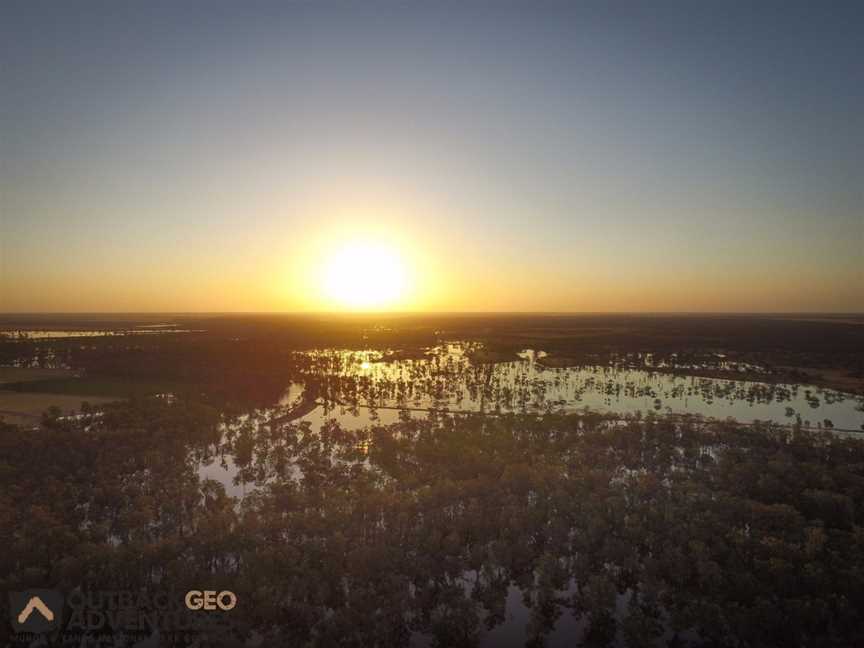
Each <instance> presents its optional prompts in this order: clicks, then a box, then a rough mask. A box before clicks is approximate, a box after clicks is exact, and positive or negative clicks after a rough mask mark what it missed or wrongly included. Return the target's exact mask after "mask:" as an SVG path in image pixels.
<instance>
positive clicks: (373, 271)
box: [324, 241, 407, 309]
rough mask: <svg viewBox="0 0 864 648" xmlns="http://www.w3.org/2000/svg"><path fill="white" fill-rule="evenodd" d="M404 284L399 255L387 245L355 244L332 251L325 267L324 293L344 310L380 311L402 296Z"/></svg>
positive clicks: (363, 242) (405, 279) (373, 243)
mask: <svg viewBox="0 0 864 648" xmlns="http://www.w3.org/2000/svg"><path fill="white" fill-rule="evenodd" d="M406 283H407V277H406V272H405V266H404V264H403V263H402V259H401V258H400V256H399V254H398V252H397V251H396V250H395V249H393V248H391V247H388V246H387V245H384V244H381V243H376V242H366V241H355V242H351V243H348V244H346V245H343V246H342V247H340V248H338V249H337V250H335V251H334V252H333V253H332V254H331V256H330V257H329V258H328V259H327V261H326V264H325V267H324V292H325V294H326V296H327V298H328V299H330V300H332V301H333V302H335V303H336V304H338V305H340V306H343V307H345V308H355V309H357V308H381V307H384V306H390V305H392V304H393V303H394V302H396V301H397V300H398V299H399V298H401V297H402V295H403V293H404V291H405V288H406Z"/></svg>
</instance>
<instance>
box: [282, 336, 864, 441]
mask: <svg viewBox="0 0 864 648" xmlns="http://www.w3.org/2000/svg"><path fill="white" fill-rule="evenodd" d="M470 351H471V349H470V347H469V346H467V345H459V344H450V345H446V346H442V347H437V348H436V349H433V350H432V351H431V352H430V355H429V356H428V357H427V358H424V359H399V360H393V361H390V362H386V361H383V358H386V356H384V354H382V353H381V352H375V351H345V350H341V351H340V350H324V351H316V352H311V353H310V354H309V355H310V357H311V359H312V362H311V369H310V377H311V378H314V382H315V384H317V385H318V386H319V389H320V391H321V394H320V396H321V397H322V399H323V401H324V402H325V403H326V404H329V405H330V411H334V412H336V413H337V414H338V413H341V410H346V411H349V410H352V409H353V408H354V407H355V406H356V407H357V408H359V409H360V410H361V411H359V412H357V413H356V415H355V418H358V419H360V421H358V422H361V423H366V422H367V421H368V419H369V416H370V414H369V411H368V410H369V409H370V408H371V409H373V410H375V409H377V412H376V414H377V416H379V417H380V416H382V413H383V411H384V410H385V409H390V408H393V409H397V410H398V409H401V408H408V409H417V410H428V409H435V410H442V409H448V410H450V411H463V412H484V413H488V414H496V413H511V412H516V413H543V412H553V411H554V412H572V411H576V410H580V409H583V408H586V407H587V408H588V409H590V410H594V411H600V412H616V413H620V414H622V415H624V414H634V413H636V412H637V411H639V412H642V413H647V412H656V413H658V414H699V415H701V416H704V417H708V418H717V419H725V418H728V417H731V418H734V419H736V420H738V421H741V422H751V421H754V420H760V421H767V420H771V421H774V422H777V423H789V424H792V423H795V422H796V421H797V420H798V418H799V417H800V420H801V423H802V424H803V425H804V426H807V427H819V426H823V425H824V426H826V427H834V428H836V429H845V430H851V431H857V430H862V431H864V427H862V426H864V399H862V398H861V397H856V396H854V395H851V394H844V393H842V392H838V391H834V390H829V389H821V388H818V387H810V386H801V385H791V384H771V383H766V382H756V381H743V380H728V379H718V378H705V377H696V376H684V375H678V374H673V373H669V370H668V369H669V368H657V369H656V370H645V369H633V368H628V367H624V366H584V367H569V368H552V367H546V366H544V365H543V364H542V359H543V357H544V355H545V354H543V352H537V351H533V350H525V351H523V352H522V353H521V354H520V355H521V359H520V360H518V361H513V362H498V363H494V364H478V363H474V362H472V361H471V359H470ZM746 368H747V369H752V368H750V367H746ZM742 369H743V368H742ZM294 390H296V386H295V387H294ZM292 393H293V392H292V391H291V390H289V392H288V396H291V395H292ZM284 400H285V399H283V401H284ZM322 409H323V408H322ZM362 410H365V411H362ZM364 419H365V420H364Z"/></svg>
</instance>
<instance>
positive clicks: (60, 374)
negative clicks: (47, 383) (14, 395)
mask: <svg viewBox="0 0 864 648" xmlns="http://www.w3.org/2000/svg"><path fill="white" fill-rule="evenodd" d="M72 376H73V373H72V372H71V371H70V370H69V369H40V368H32V367H0V385H3V384H5V383H22V382H32V381H34V380H50V379H57V378H70V377H72Z"/></svg>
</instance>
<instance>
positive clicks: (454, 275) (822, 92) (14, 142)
mask: <svg viewBox="0 0 864 648" xmlns="http://www.w3.org/2000/svg"><path fill="white" fill-rule="evenodd" d="M753 4H756V3H751V2H705V3H694V2H682V3H653V2H639V3H617V2H591V3H568V4H563V3H562V4H549V3H545V4H544V3H534V2H525V3H519V4H516V3H498V4H496V3H482V4H480V3H473V4H472V3H468V2H465V3H463V2H453V3H437V2H435V3H433V2H429V3H423V4H420V3H412V2H403V3H384V2H375V1H373V2H370V3H360V2H356V3H353V2H352V3H347V2H346V3H341V4H328V3H323V2H321V3H318V2H278V3H277V2H273V3H262V2H254V1H253V2H225V3H221V2H207V3H194V2H183V3H175V2H170V3H168V2H166V3H158V2H137V3H126V2H104V3H103V2H87V1H82V2H53V1H52V2H38V1H36V2H34V1H29V0H28V1H26V2H24V1H22V2H3V3H2V8H0V164H2V166H0V311H6V312H14V311H55V312H57V311H152V310H155V311H309V310H332V309H337V310H342V309H349V310H350V309H361V310H362V309H392V310H399V311H405V310H412V311H416V310H419V311H422V310H436V311H442V310H443V311H496V310H504V311H844V312H849V311H864V260H862V258H864V44H862V43H864V40H862V34H864V4H862V3H857V2H853V3H848V4H844V3H841V2H828V3H818V2H812V3H806V4H799V3H794V2H776V3H774V2H770V3H758V4H760V5H761V7H762V8H761V9H754V7H753V6H752V5H753ZM177 5H183V6H182V8H181V7H179V6H177ZM361 5H362V8H360V6H361ZM370 286H372V287H370ZM355 297H356V299H355Z"/></svg>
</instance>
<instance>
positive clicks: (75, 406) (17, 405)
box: [0, 390, 117, 425]
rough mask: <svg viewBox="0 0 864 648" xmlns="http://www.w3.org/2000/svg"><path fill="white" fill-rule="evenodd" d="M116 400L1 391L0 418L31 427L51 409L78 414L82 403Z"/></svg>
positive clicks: (92, 403) (98, 403)
mask: <svg viewBox="0 0 864 648" xmlns="http://www.w3.org/2000/svg"><path fill="white" fill-rule="evenodd" d="M115 400H117V399H115V398H106V397H101V396H80V395H77V396H73V395H69V394H47V393H46V394H41V393H21V392H11V391H6V390H0V418H2V419H3V420H4V421H6V422H7V423H16V424H19V425H29V424H33V423H36V422H38V421H39V417H40V416H41V415H42V413H43V412H45V410H47V409H49V408H50V407H59V408H60V410H61V411H62V412H63V413H64V414H71V413H74V412H77V411H79V410H80V408H81V403H82V402H83V401H87V402H88V403H90V404H91V405H102V404H105V403H110V402H112V401H115Z"/></svg>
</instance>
